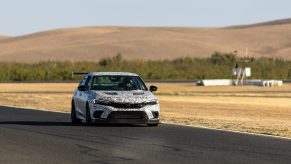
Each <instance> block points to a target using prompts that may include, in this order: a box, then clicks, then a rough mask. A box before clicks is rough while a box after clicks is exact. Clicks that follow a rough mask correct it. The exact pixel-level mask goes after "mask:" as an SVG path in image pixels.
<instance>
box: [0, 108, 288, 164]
mask: <svg viewBox="0 0 291 164" xmlns="http://www.w3.org/2000/svg"><path fill="white" fill-rule="evenodd" d="M0 163H1V164H2V163H5V164H6V163H8V164H9V163H24V164H26V163H27V164H34V163H42V164H44V163H100V164H109V163H118V164H119V163H138V164H140V163H141V164H142V163H146V164H152V163H159V164H163V163H167V164H171V163H173V164H182V163H185V164H196V163H197V164H204V163H222V164H227V163H230V164H239V163H247V164H251V163H255V164H260V163H264V164H268V163H276V164H280V163H286V164H287V163H288V164H290V163H291V140H288V139H278V138H272V137H264V136H256V135H248V134H239V133H232V132H225V131H216V130H207V129H201V128H191V127H186V126H176V125H165V124H162V125H160V126H159V127H145V126H138V125H135V126H134V125H110V126H109V125H96V126H85V125H81V126H73V125H71V124H70V122H69V115H68V114H63V113H53V112H43V111H36V110H25V109H16V108H8V107H0Z"/></svg>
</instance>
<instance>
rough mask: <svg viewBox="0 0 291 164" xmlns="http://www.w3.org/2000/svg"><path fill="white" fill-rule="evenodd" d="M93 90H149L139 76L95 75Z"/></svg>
mask: <svg viewBox="0 0 291 164" xmlns="http://www.w3.org/2000/svg"><path fill="white" fill-rule="evenodd" d="M91 90H110V91H131V90H144V91H146V90H147V87H146V86H145V84H144V82H143V81H142V80H141V78H140V77H138V76H111V75H102V76H94V77H93V79H92V84H91Z"/></svg>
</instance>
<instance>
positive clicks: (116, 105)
mask: <svg viewBox="0 0 291 164" xmlns="http://www.w3.org/2000/svg"><path fill="white" fill-rule="evenodd" d="M98 104H100V105H106V106H112V107H114V108H127V109H138V108H143V107H145V106H147V105H155V104H157V103H156V102H146V103H138V104H129V103H109V104H102V103H98Z"/></svg>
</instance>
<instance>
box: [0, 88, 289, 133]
mask: <svg viewBox="0 0 291 164" xmlns="http://www.w3.org/2000/svg"><path fill="white" fill-rule="evenodd" d="M76 85H77V84H61V83H60V84H45V83H44V84H0V104H1V105H12V106H21V107H32V108H41V109H47V110H52V111H55V110H57V111H69V110H70V100H71V96H72V95H71V92H72V91H73V89H74V88H75V87H76ZM148 85H151V84H148ZM155 85H157V86H159V91H158V92H157V93H156V94H157V95H158V97H159V100H160V103H161V118H162V121H163V122H174V123H182V124H187V125H195V126H204V127H212V128H219V129H229V130H238V131H247V132H256V133H263V134H272V135H279V136H287V137H291V108H290V106H291V101H290V97H291V85H287V84H285V85H284V86H282V87H274V88H263V87H251V86H248V87H197V86H193V85H192V84H186V83H180V84H172V83H156V84H155Z"/></svg>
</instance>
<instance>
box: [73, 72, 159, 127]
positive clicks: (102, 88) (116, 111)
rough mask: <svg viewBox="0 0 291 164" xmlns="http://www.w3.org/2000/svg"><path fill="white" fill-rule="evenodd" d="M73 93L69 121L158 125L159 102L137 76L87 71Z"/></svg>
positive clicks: (153, 87)
mask: <svg viewBox="0 0 291 164" xmlns="http://www.w3.org/2000/svg"><path fill="white" fill-rule="evenodd" d="M75 74H85V76H84V78H83V79H82V80H81V81H80V84H79V86H78V87H77V89H76V90H75V91H74V93H73V97H72V108H71V121H72V123H73V124H80V123H87V124H92V123H117V124H145V125H147V126H158V124H159V122H160V105H159V101H158V99H157V97H156V96H155V95H154V94H153V92H154V91H157V89H158V88H157V87H156V86H150V88H149V89H148V88H147V86H146V85H145V83H144V81H143V80H142V78H141V77H140V76H138V75H137V74H134V73H128V72H90V73H75Z"/></svg>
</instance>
